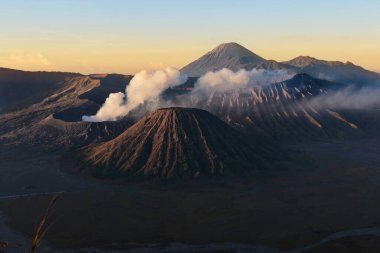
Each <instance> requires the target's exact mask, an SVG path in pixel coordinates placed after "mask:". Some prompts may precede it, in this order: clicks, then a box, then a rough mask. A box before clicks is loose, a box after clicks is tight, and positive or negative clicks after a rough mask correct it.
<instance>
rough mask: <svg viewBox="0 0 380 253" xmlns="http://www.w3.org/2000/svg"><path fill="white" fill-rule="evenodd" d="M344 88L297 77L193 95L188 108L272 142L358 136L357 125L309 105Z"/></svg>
mask: <svg viewBox="0 0 380 253" xmlns="http://www.w3.org/2000/svg"><path fill="white" fill-rule="evenodd" d="M343 87H345V85H343V84H340V83H334V82H329V81H326V80H321V79H317V78H313V77H311V76H309V75H307V74H297V75H295V76H294V77H293V78H291V79H289V80H286V81H283V82H279V83H273V84H267V85H262V86H256V87H249V88H242V89H233V90H228V91H223V92H220V91H217V90H215V91H214V92H212V93H206V94H205V93H200V94H198V93H193V94H191V96H192V97H191V106H194V107H198V108H203V109H205V110H207V111H210V112H212V113H213V114H215V115H217V116H218V117H219V118H221V119H222V120H224V121H225V122H227V123H229V124H230V125H231V126H234V127H235V128H239V129H243V130H245V131H247V132H249V133H255V134H259V135H260V134H264V135H266V136H268V137H273V138H275V139H287V140H305V139H326V138H344V137H351V136H358V135H360V134H361V129H359V128H358V126H357V124H356V122H351V121H350V120H348V119H346V118H345V117H344V116H343V115H341V114H340V112H338V111H334V110H332V109H329V108H326V107H323V106H319V105H318V104H312V103H309V101H312V100H313V99H314V98H316V97H318V96H325V95H326V94H328V93H329V92H332V91H334V90H337V89H340V88H343ZM180 100H181V99H180ZM182 100H183V99H182Z"/></svg>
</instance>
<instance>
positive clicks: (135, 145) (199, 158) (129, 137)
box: [86, 108, 267, 179]
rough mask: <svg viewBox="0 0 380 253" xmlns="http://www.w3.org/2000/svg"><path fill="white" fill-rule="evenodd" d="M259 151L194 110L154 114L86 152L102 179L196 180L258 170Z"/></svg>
mask: <svg viewBox="0 0 380 253" xmlns="http://www.w3.org/2000/svg"><path fill="white" fill-rule="evenodd" d="M266 152H267V151H266V150H264V148H263V147H262V146H261V145H255V146H254V145H252V144H251V143H248V142H247V141H246V140H245V138H244V136H243V135H242V134H240V133H239V132H237V131H236V130H234V129H233V128H231V127H230V126H228V125H227V124H226V123H224V122H223V121H221V120H220V119H218V118H217V117H215V116H213V115H212V114H210V113H208V112H206V111H203V110H200V109H193V108H167V109H160V110H157V111H155V112H153V113H151V114H150V115H148V116H146V117H145V118H143V119H141V120H140V121H139V122H137V123H136V124H135V125H133V126H132V127H130V128H129V129H128V130H127V131H125V132H124V133H123V134H121V135H120V136H118V137H117V138H115V139H114V140H111V141H108V142H106V143H104V144H101V145H98V146H95V147H93V148H90V149H88V150H87V152H86V153H87V156H86V159H87V161H88V162H89V163H90V164H91V165H93V166H95V167H98V168H102V169H101V170H98V172H99V173H101V176H105V177H108V176H114V175H115V174H116V175H119V174H125V175H130V176H134V177H160V178H164V179H170V178H177V177H190V178H192V177H199V176H213V175H224V174H228V173H229V172H238V171H242V170H244V169H249V168H260V166H262V164H263V162H262V158H261V157H260V155H261V154H264V153H266Z"/></svg>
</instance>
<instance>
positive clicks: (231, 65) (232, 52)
mask: <svg viewBox="0 0 380 253" xmlns="http://www.w3.org/2000/svg"><path fill="white" fill-rule="evenodd" d="M263 62H266V60H265V59H264V58H262V57H260V56H258V55H256V54H254V53H253V52H251V51H250V50H248V49H247V48H245V47H243V46H241V45H239V44H238V43H235V42H230V43H224V44H221V45H219V46H217V47H216V48H214V49H213V50H211V51H210V52H208V53H207V54H205V55H204V56H202V57H200V58H199V59H198V60H195V61H194V62H192V63H190V64H188V65H187V66H185V67H183V68H182V69H181V72H182V73H185V74H187V75H188V76H191V77H196V76H201V75H203V74H205V73H207V72H208V71H216V70H220V69H222V68H228V69H231V70H234V71H236V70H239V69H242V68H249V67H248V66H252V65H256V64H260V63H263ZM250 68H252V67H250Z"/></svg>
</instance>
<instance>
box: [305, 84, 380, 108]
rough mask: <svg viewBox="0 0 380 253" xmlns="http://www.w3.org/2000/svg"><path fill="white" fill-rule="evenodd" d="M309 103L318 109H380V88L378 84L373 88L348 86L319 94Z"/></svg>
mask: <svg viewBox="0 0 380 253" xmlns="http://www.w3.org/2000/svg"><path fill="white" fill-rule="evenodd" d="M307 103H309V104H310V105H311V106H313V107H314V108H318V109H326V108H329V109H337V110H350V109H351V110H352V109H379V108H380V88H379V87H378V86H377V85H375V86H373V87H372V88H369V87H366V88H361V89H355V88H352V87H348V88H345V89H342V90H338V91H335V92H332V93H328V94H325V95H322V96H317V97H315V98H312V99H311V100H309V101H307Z"/></svg>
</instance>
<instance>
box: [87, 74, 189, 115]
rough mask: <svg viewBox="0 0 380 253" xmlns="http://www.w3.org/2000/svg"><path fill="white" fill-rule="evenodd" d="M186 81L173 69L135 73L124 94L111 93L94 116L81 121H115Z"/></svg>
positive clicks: (183, 76) (184, 77) (185, 78)
mask: <svg viewBox="0 0 380 253" xmlns="http://www.w3.org/2000/svg"><path fill="white" fill-rule="evenodd" d="M186 80H187V77H186V76H185V75H181V73H180V72H179V71H178V70H177V69H174V68H170V67H168V68H165V69H163V70H155V71H146V70H143V71H141V72H139V73H137V74H136V75H135V76H134V77H133V78H132V80H131V81H130V83H129V85H128V86H127V87H126V90H125V94H123V93H122V92H118V93H111V94H110V95H109V96H108V98H107V99H106V101H105V103H104V104H103V106H102V107H101V108H100V109H99V111H98V112H97V113H96V115H93V116H86V115H84V116H83V117H82V120H83V121H90V122H98V121H115V120H117V119H119V118H121V117H123V116H125V115H127V114H128V113H129V112H130V111H131V110H133V109H134V108H136V107H137V106H139V105H141V104H144V103H145V102H149V101H150V100H153V99H156V98H157V97H158V96H159V95H160V94H161V93H162V92H163V91H165V90H166V89H168V88H170V87H174V86H177V85H179V84H182V83H184V82H185V81H186Z"/></svg>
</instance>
